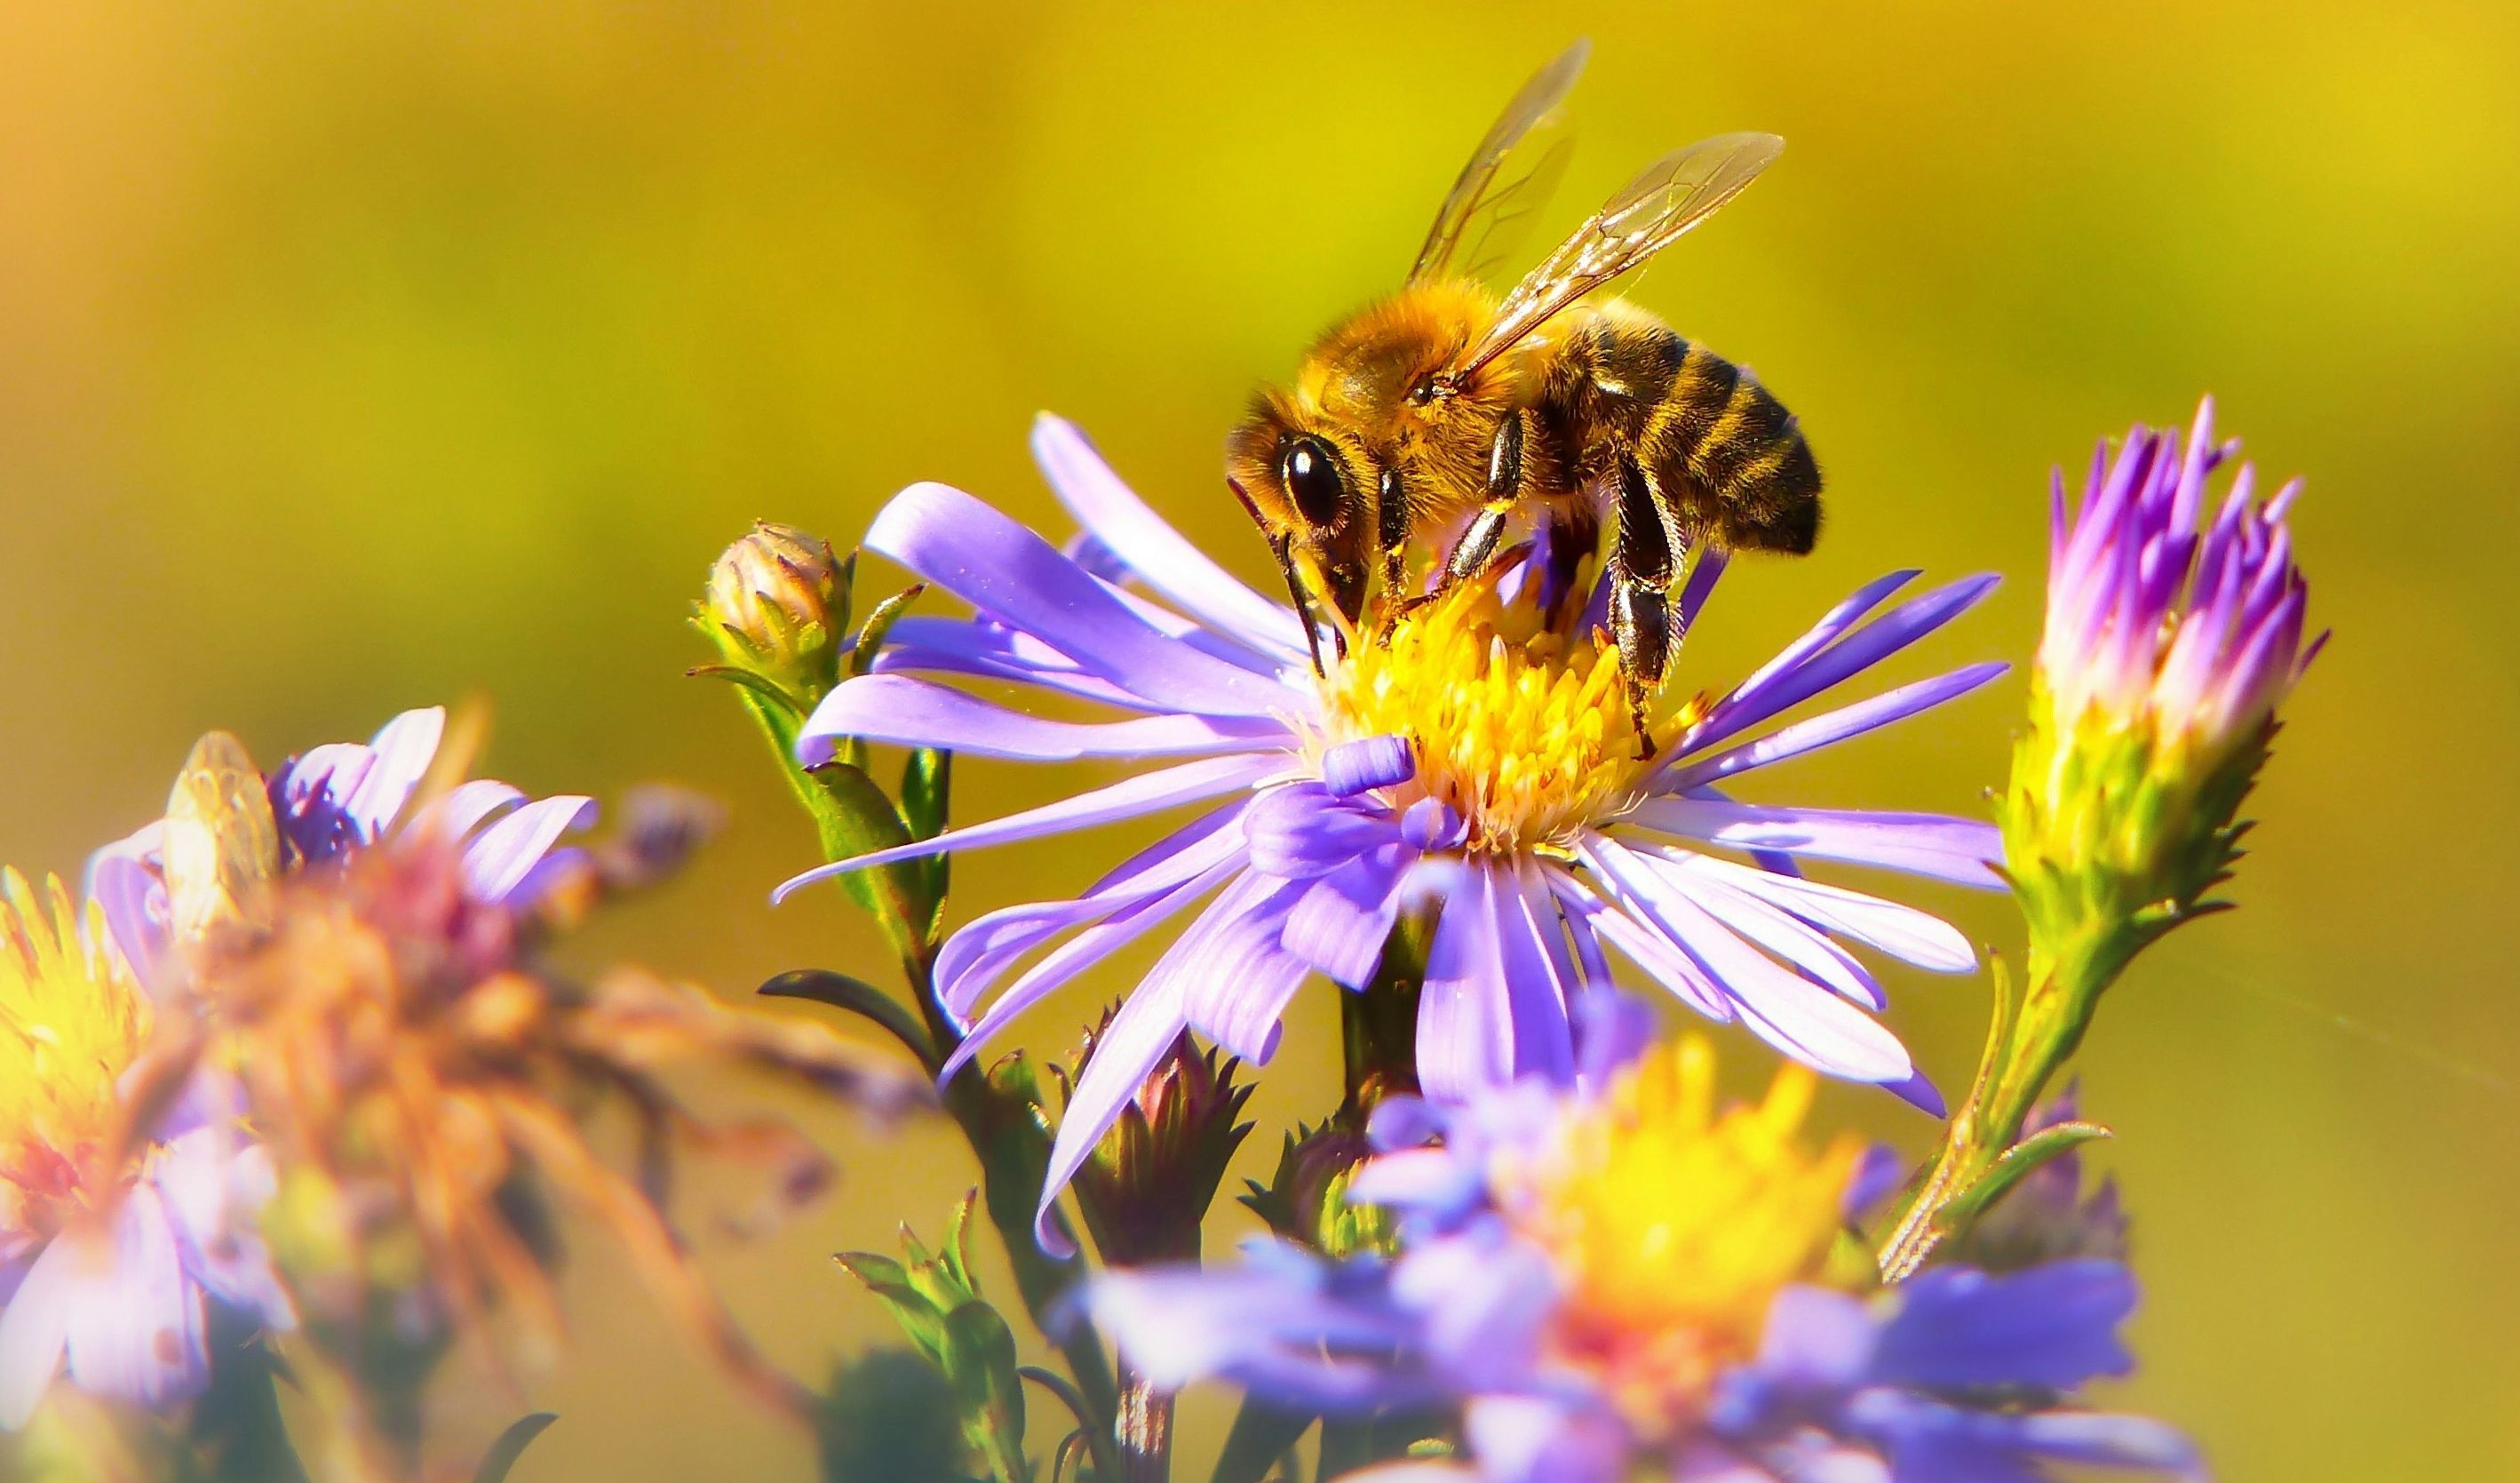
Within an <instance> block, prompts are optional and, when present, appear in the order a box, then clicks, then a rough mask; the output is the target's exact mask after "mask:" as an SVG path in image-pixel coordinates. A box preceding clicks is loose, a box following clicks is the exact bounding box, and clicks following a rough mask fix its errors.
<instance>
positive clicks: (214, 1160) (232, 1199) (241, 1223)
mask: <svg viewBox="0 0 2520 1483" xmlns="http://www.w3.org/2000/svg"><path fill="white" fill-rule="evenodd" d="M149 1177H150V1179H151V1181H152V1182H155V1183H156V1185H157V1186H158V1193H159V1194H160V1195H162V1196H163V1197H164V1198H165V1201H166V1212H167V1215H168V1217H169V1219H170V1220H171V1222H172V1224H173V1228H174V1231H175V1236H176V1239H177V1241H178V1243H179V1245H180V1248H181V1254H182V1258H183V1264H184V1269H185V1270H186V1271H187V1272H189V1273H191V1274H193V1276H194V1278H195V1279H196V1280H198V1281H199V1282H200V1283H201V1284H202V1285H203V1287H204V1288H206V1289H208V1291H209V1293H210V1295H211V1296H212V1297H215V1298H217V1299H218V1300H219V1301H220V1302H222V1303H225V1304H227V1305H228V1306H229V1307H231V1308H234V1309H238V1310H240V1311H242V1312H245V1313H250V1314H253V1315H255V1316H256V1317H257V1318H259V1319H260V1320H261V1321H262V1322H263V1324H264V1325H265V1326H266V1327H271V1328H282V1329H286V1328H291V1327H293V1326H295V1323H296V1319H295V1308H294V1306H293V1304H292V1303H291V1302H290V1299H289V1292H288V1289H287V1288H285V1287H283V1286H282V1285H281V1281H280V1277H279V1275H278V1274H276V1273H274V1272H273V1271H272V1268H271V1258H270V1255H269V1253H268V1252H266V1251H265V1250H264V1248H263V1244H262V1241H261V1239H260V1238H259V1237H257V1236H256V1235H255V1234H254V1233H253V1221H254V1216H255V1214H256V1213H257V1212H259V1211H260V1210H261V1208H262V1207H263V1205H264V1204H265V1203H266V1202H268V1201H269V1200H270V1199H271V1197H272V1195H273V1193H274V1192H276V1191H277V1189H278V1187H279V1177H278V1175H277V1174H276V1172H275V1171H274V1170H273V1168H272V1162H271V1155H270V1153H269V1152H268V1151H267V1150H266V1149H264V1148H262V1147H261V1146H259V1145H257V1144H242V1145H241V1144H240V1140H239V1136H238V1135H237V1133H236V1132H235V1131H234V1129H233V1128H225V1127H216V1128H198V1129H195V1130H194V1131H192V1132H190V1133H187V1134H185V1135H182V1136H180V1137H176V1138H173V1139H170V1140H168V1141H167V1142H165V1143H163V1144H161V1145H160V1146H159V1148H158V1156H157V1158H156V1159H155V1160H154V1161H153V1162H152V1164H151V1166H150V1176H149Z"/></svg>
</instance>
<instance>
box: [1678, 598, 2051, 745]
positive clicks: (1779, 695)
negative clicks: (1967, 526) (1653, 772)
mask: <svg viewBox="0 0 2520 1483" xmlns="http://www.w3.org/2000/svg"><path fill="white" fill-rule="evenodd" d="M2000 580H2001V579H2000V578H1998V577H1995V576H1993V575H1991V574H1989V575H1982V576H1978V577H1971V578H1965V579H1961V580H1959V581H1956V582H1953V583H1951V584H1950V585H1948V586H1943V587H1938V588H1936V589H1935V590H1933V591H1931V592H1927V593H1925V594H1924V595H1923V596H1921V597H1914V598H1911V599H1910V600H1909V601H1907V602H1905V603H1903V604H1901V605H1900V606H1899V607H1898V608H1897V609H1895V610H1894V611H1892V612H1890V613H1887V614H1884V615H1883V616H1882V617H1881V618H1879V619H1878V620H1876V621H1874V622H1872V623H1870V624H1868V625H1866V626H1864V628H1863V629H1862V630H1861V631H1860V632H1857V633H1853V634H1851V635H1849V636H1847V637H1846V638H1844V639H1842V640H1840V641H1839V642H1837V643H1835V644H1832V645H1830V646H1829V647H1828V648H1827V649H1826V650H1824V651H1823V652H1821V653H1819V654H1816V655H1813V656H1811V657H1810V658H1808V659H1806V660H1803V661H1800V662H1798V663H1796V664H1795V665H1794V666H1793V667H1792V668H1791V669H1789V670H1786V671H1784V672H1779V673H1777V674H1775V675H1774V676H1773V677H1770V678H1767V679H1764V680H1762V681H1761V682H1760V683H1758V684H1756V685H1755V686H1753V685H1751V684H1747V683H1745V684H1743V685H1742V686H1741V687H1740V688H1738V689H1735V690H1734V691H1733V693H1732V694H1731V695H1729V696H1727V697H1726V698H1725V699H1724V700H1723V701H1722V702H1721V703H1719V704H1718V705H1717V706H1716V707H1715V709H1714V711H1713V712H1712V713H1710V714H1709V715H1708V716H1707V718H1706V719H1705V720H1703V721H1702V722H1700V723H1699V724H1698V725H1697V726H1695V727H1694V728H1692V729H1691V730H1690V732H1689V734H1688V737H1687V738H1686V739H1685V740H1684V742H1683V743H1682V747H1683V750H1685V751H1688V752H1694V751H1697V750H1698V749H1700V748H1703V747H1708V746H1712V745H1713V744H1715V743H1716V742H1719V741H1722V740H1723V739H1724V738H1725V737H1728V736H1733V735H1736V734H1738V733H1739V732H1741V731H1742V730H1744V729H1746V728H1748V727H1750V726H1755V725H1757V724H1758V723H1759V722H1761V721H1763V720H1766V719H1767V718H1770V717H1772V716H1776V715H1778V714H1780V713H1782V712H1784V711H1787V710H1789V709H1791V708H1793V707H1795V706H1798V705H1800V704H1802V703H1803V702H1804V701H1807V700H1809V699H1811V698H1812V697H1813V696H1815V695H1818V694H1820V693H1821V692H1822V691H1823V690H1826V689H1828V688H1830V687H1831V686H1833V685H1837V684H1841V683H1843V682H1845V681H1846V680H1849V679H1852V678H1853V677H1854V676H1856V675H1857V674H1860V673H1862V672H1864V671H1866V670H1868V669H1870V668H1871V667H1872V666H1874V665H1876V664H1879V663H1880V662H1881V661H1882V660H1884V659H1887V658H1889V657H1890V656H1891V655H1893V654H1896V653H1898V652H1899V651H1900V650H1901V649H1904V648H1906V647H1908V646H1909V645H1910V644H1913V643H1914V642H1915V641H1916V640H1918V639H1920V638H1923V637H1924V636H1925V635H1927V634H1929V633H1931V632H1933V631H1934V630H1935V629H1937V628H1939V627H1941V626H1944V625H1945V624H1948V623H1950V622H1951V621H1952V620H1953V619H1955V618H1958V616H1959V615H1961V614H1962V613H1965V612H1967V611H1968V610H1969V609H1970V608H1971V607H1973V606H1975V605H1976V604H1977V602H1978V600H1979V599H1980V598H1982V597H1984V596H1986V594H1987V593H1989V592H1991V591H1993V590H1995V585H1996V583H1997V582H1998V581H2000Z"/></svg>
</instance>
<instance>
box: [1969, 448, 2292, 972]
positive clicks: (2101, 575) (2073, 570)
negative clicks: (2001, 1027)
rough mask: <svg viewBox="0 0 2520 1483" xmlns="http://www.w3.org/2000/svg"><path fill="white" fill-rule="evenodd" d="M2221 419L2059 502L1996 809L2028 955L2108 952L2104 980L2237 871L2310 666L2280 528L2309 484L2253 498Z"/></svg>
mask: <svg viewBox="0 0 2520 1483" xmlns="http://www.w3.org/2000/svg"><path fill="white" fill-rule="evenodd" d="M2232 450H2233V449H2232V445H2231V444H2228V443H2220V444H2218V443H2216V442H2215V441H2214V440H2213V404H2212V403H2211V402H2210V401H2209V402H2207V403H2206V404H2205V405H2204V407H2203V408H2202V409H2200V410H2199V411H2198V413H2197V417H2196V424H2195V427H2194V429H2193V430H2192V432H2191V433H2190V434H2189V437H2188V440H2187V442H2186V446H2185V448H2184V450H2183V449H2182V446H2181V440H2180V438H2179V436H2178V435H2177V434H2176V433H2161V434H2154V433H2150V432H2147V431H2145V430H2144V429H2141V428H2138V429H2137V430H2136V432H2135V434H2134V435H2133V436H2132V437H2130V438H2129V439H2128V440H2127V442H2126V445H2125V446H2124V447H2122V448H2121V449H2119V451H2118V454H2117V457H2116V459H2115V460H2114V461H2113V462H2108V463H2105V464H2104V463H2102V462H2101V461H2100V460H2098V459H2094V461H2093V469H2092V476H2091V482H2090V484H2089V485H2088V486H2087V487H2086V491H2085V493H2084V497H2083V501H2082V506H2081V508H2080V510H2079V511H2077V512H2076V513H2075V514H2074V516H2073V517H2072V519H2071V520H2070V521H2069V520H2068V518H2067V515H2066V508H2065V500H2064V489H2063V485H2062V482H2061V479H2060V481H2059V484H2058V486H2057V490H2056V497H2055V514H2054V526H2053V533H2052V544H2051V560H2050V568H2049V574H2048V616H2047V628H2046V632H2045V635H2044V637H2043V639H2042V641H2041V644H2040V650H2039V666H2038V672H2037V673H2036V675H2035V677H2034V681H2033V693H2032V698H2031V727H2030V730H2029V731H2028V732H2027V733H2026V734H2025V735H2024V736H2023V738H2022V740H2021V742H2020V744H2019V746H2018V747H2017V749H2016V750H2015V752H2014V755H2013V764H2012V779H2011V783H2010V786H2009V788H2008V790H2007V792H2006V795H2005V798H2004V805H2003V830H2004V846H2005V857H2006V862H2007V864H2008V866H2009V868H2010V870H2011V872H2012V875H2013V878H2014V882H2015V886H2016V889H2017V891H2018V893H2019V895H2020V897H2021V900H2022V903H2023V906H2024V908H2025V910H2026V912H2027V913H2028V915H2029V918H2030V922H2031V927H2032V937H2033V948H2034V951H2036V950H2040V949H2041V948H2043V947H2045V948H2047V949H2049V950H2065V949H2066V948H2067V946H2068V945H2069V944H2071V943H2072V942H2074V941H2076V940H2081V941H2085V942H2090V943H2096V944H2107V943H2110V942H2114V944H2115V946H2114V947H2103V949H2102V951H2101V955H2102V956H2104V957H2108V958H2112V959H2115V960H2116V961H2112V962H2107V963H2102V964H2099V965H2097V966H2098V968H2099V969H2100V974H2099V976H2100V977H2103V978H2104V977H2106V976H2107V975H2108V974H2109V973H2112V972H2114V968H2115V966H2116V963H2117V961H2122V960H2123V959H2122V956H2121V955H2120V954H2121V953H2122V952H2127V953H2131V952H2132V951H2133V950H2135V949H2136V948H2139V947H2140V946H2141V945H2142V943H2143V942H2144V941H2148V940H2149V938H2150V937H2152V936H2157V935H2158V933H2159V932H2160V931H2162V930H2167V928H2168V927H2169V926H2171V925H2175V924H2176V923H2177V922H2178V921H2180V920H2183V919H2184V918H2185V917H2186V916H2187V915H2190V914H2192V913H2193V912H2194V911H2196V910H2197V909H2198V908H2199V906H2200V904H2202V901H2203V898H2204V896H2205V894H2206V893H2207V892H2209V891H2211V890H2212V889H2213V888H2214V887H2215V886H2216V885H2217V884H2219V883H2220V882H2221V881H2222V880H2223V879H2224V878H2225V872H2226V871H2227V870H2228V866H2229V865H2230V864H2231V862H2232V861H2233V860H2234V859H2236V858H2237V851H2236V848H2235V847H2236V844H2237V841H2238V838H2239V832H2240V828H2241V827H2243V826H2240V825H2238V824H2237V823H2236V822H2235V815H2236V814H2237V812H2238V810H2239V807H2240V803H2241V800H2242V799H2243V798H2244V797H2245V796H2246V795H2247V793H2248V791H2249V788H2250V785H2251V784H2252V783H2253V782H2254V780H2255V779H2256V776H2257V771H2258V768H2259V766H2260V765H2262V764H2263V763H2264V762H2265V760H2266V756H2267V747H2268V743H2269V741H2270V740H2271V739H2272V737H2273V733H2274V727H2275V711H2276V708H2277V707H2278V706H2279V705H2280V704H2281V703H2282V701H2283V700H2284V698H2285V696H2286V695H2288V694H2289V693H2290V692H2291V689H2292V686H2293V683H2294V681H2295V680H2297V679H2298V678H2299V677H2300V676H2301V673H2302V672H2303V670H2304V669H2305V668H2306V667H2307V666H2308V665H2309V663H2310V660H2311V658H2312V656H2313V655H2314V654H2315V653H2316V652H2317V650H2318V642H2317V641H2316V640H2313V641H2310V642H2307V643H2305V641H2304V635H2305V618H2306V614H2307V608H2308V604H2309V595H2310V589H2309V584H2308V583H2307V582H2306V581H2305V580H2304V579H2302V576H2301V573H2300V570H2299V569H2298V568H2297V567H2296V566H2295V565H2294V564H2293V561H2292V536H2291V532H2290V530H2289V529H2288V528H2287V526H2286V524H2285V515H2286V513H2287V511H2288V510H2289V508H2290V506H2291V504H2292V500H2293V497H2294V495H2295V493H2296V492H2297V490H2298V486H2287V487H2285V488H2283V489H2282V490H2280V491H2278V492H2277V493H2276V494H2275V495H2273V497H2272V498H2270V499H2267V500H2265V501H2258V500H2256V499H2254V498H2253V497H2252V493H2253V487H2254V477H2253V471H2252V470H2250V469H2249V468H2247V467H2246V466H2243V467H2242V468H2241V469H2240V470H2239V471H2238V474H2237V476H2236V477H2235V478H2234V479H2233V481H2232V484H2231V487H2230V489H2229V492H2228V494H2227V495H2226V496H2225V498H2224V500H2223V503H2222V505H2221V507H2220V509H2219V510H2217V511H2215V512H2213V514H2212V518H2211V519H2210V521H2206V520H2203V519H2202V518H2203V517H2204V516H2205V515H2206V508H2205V498H2206V484H2207V481H2208V480H2209V478H2210V477H2211V476H2212V475H2213V474H2214V473H2215V471H2216V470H2217V469H2218V468H2219V467H2220V466H2221V465H2222V464H2224V463H2225V462H2226V461H2227V460H2228V458H2229V457H2230V455H2231V452H2232Z"/></svg>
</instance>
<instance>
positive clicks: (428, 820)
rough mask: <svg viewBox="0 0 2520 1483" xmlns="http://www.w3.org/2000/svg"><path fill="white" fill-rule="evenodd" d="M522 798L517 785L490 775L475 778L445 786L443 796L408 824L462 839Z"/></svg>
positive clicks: (516, 803)
mask: <svg viewBox="0 0 2520 1483" xmlns="http://www.w3.org/2000/svg"><path fill="white" fill-rule="evenodd" d="M524 801H525V794H524V790H523V789H521V788H512V787H510V786H508V785H507V784H506V783H503V782H499V781H497V780H496V779H494V778H487V777H476V778H472V779H471V780H469V781H466V782H461V783H457V784H456V785H455V786H454V787H452V788H450V789H448V790H447V792H446V796H445V797H443V798H440V799H438V800H437V801H436V802H434V803H432V804H430V805H429V806H428V807H427V809H426V810H424V811H422V812H421V813H419V814H418V815H416V816H415V817H414V818H413V819H412V821H411V826H412V827H413V828H415V829H424V830H435V831H437V832H438V833H440V834H441V835H443V836H444V837H445V838H447V839H450V840H457V839H462V838H464V837H465V836H466V835H468V834H471V833H472V831H473V830H474V829H475V828H478V827H479V826H480V824H481V822H482V820H484V819H487V818H489V817H490V816H491V815H492V814H495V813H504V812H506V811H508V810H510V809H513V808H516V807H517V805H519V804H521V803H523V802H524Z"/></svg>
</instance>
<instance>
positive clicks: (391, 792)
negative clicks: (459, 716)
mask: <svg viewBox="0 0 2520 1483" xmlns="http://www.w3.org/2000/svg"><path fill="white" fill-rule="evenodd" d="M445 733H446V712H445V710H444V708H442V707H438V706H430V707H428V708H427V709H425V710H420V711H405V712H404V713H402V714H401V715H400V716H397V717H395V718H393V719H391V720H389V721H386V722H385V723H384V725H383V727H382V729H380V730H379V731H378V732H377V734H376V737H375V739H374V740H372V741H370V742H369V743H368V752H369V759H368V767H367V771H366V772H365V773H364V774H362V775H361V776H360V778H359V780H358V785H357V786H356V787H354V788H352V789H351V790H350V793H349V796H348V797H347V798H343V799H341V801H340V802H341V811H343V812H344V813H346V814H348V815H349V816H350V818H351V820H352V821H353V822H355V823H356V824H357V825H358V826H359V828H360V831H361V833H362V834H363V835H364V836H365V837H366V838H368V839H370V840H374V839H378V838H381V837H382V835H383V834H384V832H385V828H386V826H387V825H389V824H391V823H392V822H393V821H394V819H395V817H396V816H397V815H399V814H400V813H401V812H402V806H403V805H404V804H406V803H409V802H410V801H411V793H412V790H413V789H414V788H417V787H419V786H420V780H421V778H423V777H424V776H427V772H428V765H429V764H430V763H431V762H433V761H435V760H436V757H437V744H438V741H439V739H440V738H441V737H443V736H444V735H445Z"/></svg>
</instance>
